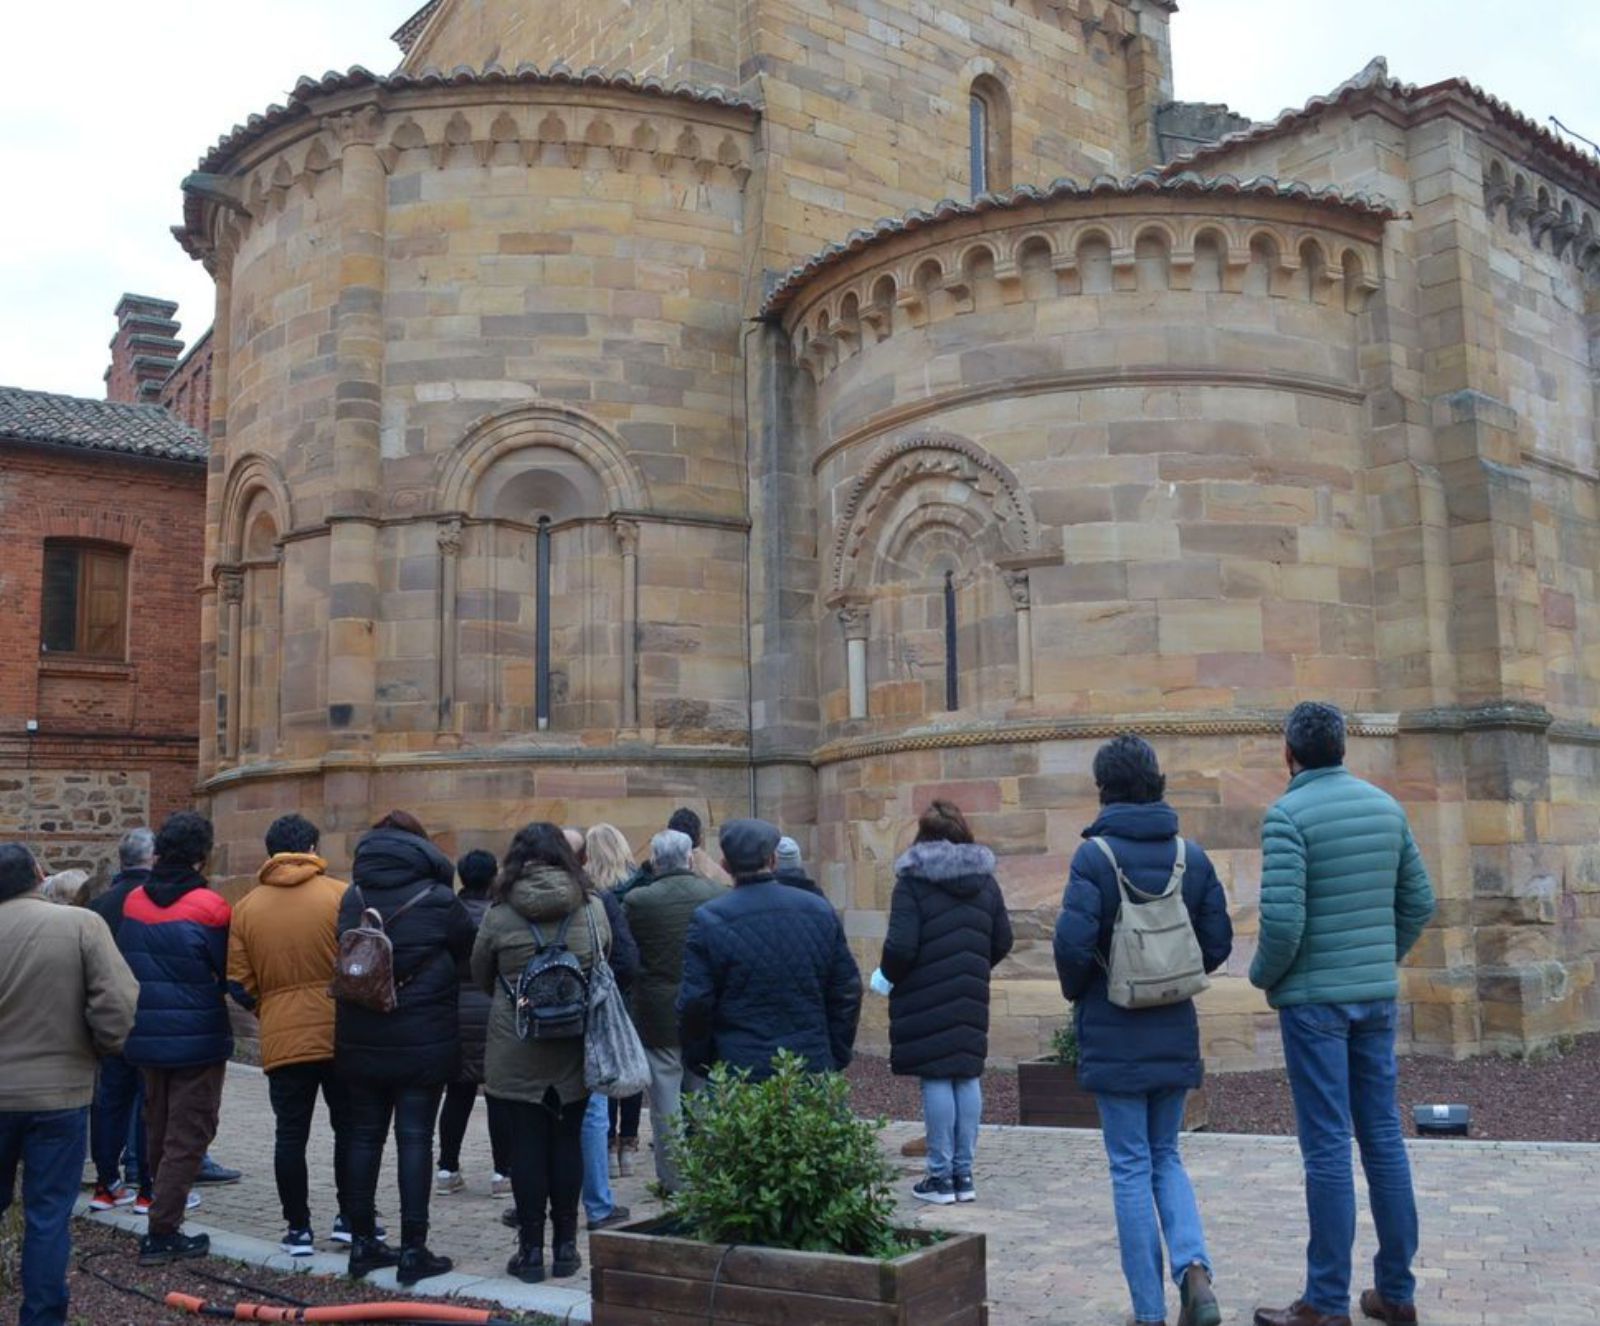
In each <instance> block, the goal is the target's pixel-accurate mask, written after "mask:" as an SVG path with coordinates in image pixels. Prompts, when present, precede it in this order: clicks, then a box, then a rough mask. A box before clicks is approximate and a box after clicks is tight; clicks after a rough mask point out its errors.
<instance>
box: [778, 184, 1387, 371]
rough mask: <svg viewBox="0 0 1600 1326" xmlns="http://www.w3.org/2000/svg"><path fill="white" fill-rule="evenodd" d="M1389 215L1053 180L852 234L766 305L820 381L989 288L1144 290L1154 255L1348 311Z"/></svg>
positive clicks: (1301, 190) (1051, 293)
mask: <svg viewBox="0 0 1600 1326" xmlns="http://www.w3.org/2000/svg"><path fill="white" fill-rule="evenodd" d="M1395 215H1396V212H1395V211H1394V209H1393V207H1392V206H1391V205H1390V204H1388V203H1387V202H1386V201H1384V200H1382V199H1374V198H1371V197H1369V196H1367V195H1364V194H1344V193H1341V192H1340V191H1339V190H1336V189H1323V190H1313V189H1311V188H1310V187H1308V186H1306V185H1301V184H1287V185H1286V184H1280V183H1279V182H1278V181H1277V180H1274V179H1270V178H1267V177H1260V178H1257V179H1255V180H1250V181H1245V182H1241V181H1239V180H1237V179H1233V178H1232V177H1221V178H1218V179H1212V180H1205V179H1201V178H1200V177H1198V176H1183V175H1180V176H1177V177H1175V178H1172V179H1163V178H1162V177H1160V176H1159V175H1157V174H1155V173H1154V172H1147V173H1146V174H1144V175H1141V176H1135V177H1134V178H1133V179H1131V180H1122V181H1119V180H1113V179H1110V178H1109V177H1105V178H1102V179H1098V180H1095V181H1094V182H1092V183H1091V184H1090V185H1088V186H1080V185H1078V184H1076V183H1074V182H1073V181H1070V180H1058V181H1057V182H1056V183H1055V184H1053V185H1051V186H1050V187H1049V188H1048V189H1045V190H1038V189H1034V188H1031V187H1026V186H1025V187H1023V188H1020V189H1015V190H1012V191H1011V192H1010V193H1009V194H1006V195H1003V196H995V195H988V194H985V195H982V196H980V197H979V198H978V199H977V200H976V201H975V202H973V203H970V204H968V203H956V202H951V201H948V200H947V201H945V202H943V203H940V204H938V205H937V206H936V207H935V208H934V209H933V210H932V211H931V212H913V213H911V214H909V215H908V216H906V217H904V218H901V219H900V220H897V221H887V222H883V223H880V224H879V226H877V227H876V228H875V229H873V230H870V231H867V230H858V231H855V232H854V233H852V234H851V235H850V236H849V237H848V238H847V239H846V240H845V241H844V242H843V243H842V244H834V245H830V246H829V247H828V248H826V249H824V250H823V251H822V252H821V253H820V254H818V255H816V256H815V257H814V258H812V259H811V260H810V261H809V262H806V263H804V264H802V265H800V266H798V267H795V268H793V269H791V270H790V271H789V272H788V273H787V274H786V275H785V276H784V277H783V278H782V279H781V280H780V281H779V283H778V285H777V286H776V287H775V288H774V290H773V292H772V294H771V295H770V296H769V297H768V299H767V302H766V304H765V306H764V308H763V310H762V315H763V316H764V317H766V318H768V319H769V320H774V321H780V322H781V324H782V326H783V328H784V330H785V331H786V332H787V333H788V335H789V338H790V344H791V348H792V350H793V353H794V356H795V358H796V360H797V361H798V362H800V363H802V364H804V365H805V366H806V367H807V368H808V370H810V371H811V373H812V374H813V376H814V377H817V378H819V379H820V378H822V377H824V376H826V375H827V373H828V372H830V371H831V369H832V368H833V367H835V366H837V365H838V364H839V363H841V362H843V361H845V360H848V359H849V358H851V357H852V356H853V355H855V354H857V353H859V352H860V351H861V350H862V349H863V348H864V347H867V346H870V345H871V344H872V343H874V342H876V341H881V340H884V339H886V338H887V337H889V336H890V335H892V334H893V333H894V331H895V330H896V329H897V328H900V327H904V326H908V325H909V326H922V325H926V324H928V323H930V322H934V321H940V320H943V319H946V318H950V317H956V316H959V315H961V314H963V313H967V312H972V311H975V310H976V309H978V308H979V307H980V306H983V307H992V306H993V302H992V299H991V301H990V302H989V303H987V304H984V303H982V301H980V298H979V294H980V292H981V291H982V290H983V288H985V287H987V288H988V289H989V291H990V292H991V294H992V295H994V296H996V297H998V299H999V300H1000V301H1001V302H1003V303H1012V302H1021V301H1023V300H1027V299H1044V298H1057V297H1060V298H1071V297H1073V296H1076V295H1079V294H1090V295H1115V294H1118V293H1123V292H1136V291H1140V290H1143V289H1146V288H1147V287H1146V286H1145V285H1144V284H1143V282H1144V281H1145V279H1146V276H1145V273H1144V272H1142V270H1141V265H1142V264H1143V263H1144V262H1145V261H1146V260H1159V266H1160V270H1161V276H1162V288H1165V289H1172V290H1191V289H1200V290H1211V291H1214V292H1216V293H1219V294H1247V293H1251V290H1252V283H1251V282H1250V280H1249V279H1248V278H1249V273H1250V269H1251V268H1252V266H1255V267H1259V268H1260V269H1262V279H1261V280H1260V281H1259V282H1257V283H1255V288H1254V293H1255V294H1257V295H1259V296H1270V297H1277V298H1286V297H1295V296H1299V297H1302V298H1305V299H1307V300H1309V301H1312V302H1316V303H1321V304H1327V305H1335V306H1336V305H1338V304H1340V303H1342V304H1343V306H1344V308H1345V310H1346V311H1347V312H1350V313H1355V312H1359V311H1360V309H1361V308H1362V307H1364V306H1365V303H1366V300H1367V298H1368V297H1369V296H1370V295H1371V294H1372V292H1374V291H1375V290H1377V289H1378V287H1379V283H1380V276H1381V272H1382V243H1383V229H1384V225H1385V224H1386V222H1387V221H1388V220H1390V219H1392V218H1393V217H1394V216H1395Z"/></svg>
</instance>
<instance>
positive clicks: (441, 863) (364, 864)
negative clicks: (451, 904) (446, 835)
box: [350, 829, 456, 889]
mask: <svg viewBox="0 0 1600 1326" xmlns="http://www.w3.org/2000/svg"><path fill="white" fill-rule="evenodd" d="M350 874H351V878H352V879H353V880H354V882H355V883H356V884H358V885H359V886H360V887H361V888H363V889H402V888H414V887H416V886H417V885H418V884H426V883H428V882H429V881H432V882H433V883H435V884H443V885H445V886H446V887H447V888H453V887H454V886H455V881H456V868H455V866H454V865H452V864H451V862H450V858H449V857H447V856H446V855H445V854H444V853H443V852H441V851H440V850H439V849H438V848H437V847H435V846H434V845H433V844H432V843H431V842H429V841H428V840H427V839H426V838H419V837H417V835H416V834H414V833H405V832H403V831H402V830H400V829H373V830H372V831H371V832H369V833H367V834H366V835H365V836H364V837H363V838H362V839H361V841H360V842H359V843H357V844H356V854H355V860H354V861H353V862H352V863H351V869H350Z"/></svg>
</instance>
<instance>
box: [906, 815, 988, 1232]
mask: <svg viewBox="0 0 1600 1326" xmlns="http://www.w3.org/2000/svg"><path fill="white" fill-rule="evenodd" d="M1009 952H1011V918H1010V917H1009V916H1008V915H1007V914H1006V905H1005V899H1004V898H1003V897H1001V895H1000V886H999V885H998V884H996V883H995V879H994V853H993V852H991V851H990V850H989V849H988V848H987V847H980V846H978V845H977V844H976V843H974V842H973V841H972V830H971V829H970V828H968V827H967V821H966V818H965V816H963V815H962V813H961V811H960V810H959V809H958V808H957V807H955V806H954V805H952V804H951V803H950V802H948V801H935V802H934V803H933V804H932V805H930V806H929V807H928V809H927V810H926V811H924V812H923V814H922V818H921V819H919V820H918V821H917V840H916V842H915V843H914V844H913V845H912V847H911V850H910V851H908V852H906V854H905V855H904V856H902V857H901V858H900V859H899V860H898V861H896V862H895V885H894V899H893V901H892V902H891V904H890V907H889V932H888V935H887V937H886V938H885V939H884V941H883V959H882V961H881V962H880V964H879V967H880V969H881V970H882V972H883V975H884V977H885V979H886V980H888V981H889V982H890V983H891V985H892V986H893V989H892V991H891V993H890V995H889V1065H890V1067H891V1068H892V1069H893V1070H894V1071H895V1072H896V1073H898V1074H901V1075H902V1076H907V1077H919V1078H921V1079H922V1113H923V1119H924V1121H925V1122H926V1124H927V1128H928V1173H927V1177H926V1178H924V1179H923V1180H922V1182H920V1183H918V1184H917V1185H916V1186H915V1187H914V1188H912V1190H911V1192H912V1195H913V1196H914V1197H916V1198H917V1199H918V1200H919V1201H924V1202H936V1203H939V1204H941V1205H948V1204H949V1203H951V1202H956V1201H961V1202H970V1201H972V1200H974V1199H975V1198H976V1196H977V1190H976V1188H975V1187H974V1186H973V1182H972V1153H973V1149H974V1147H975V1146H976V1145H977V1141H978V1121H979V1120H980V1119H981V1118H982V1115H983V1087H982V1077H983V1067H984V1061H985V1059H987V1058H988V1054H989V975H990V972H991V971H992V970H993V969H994V967H995V965H996V964H997V963H999V962H1000V960H1001V959H1002V958H1004V957H1005V956H1006V954H1007V953H1009Z"/></svg>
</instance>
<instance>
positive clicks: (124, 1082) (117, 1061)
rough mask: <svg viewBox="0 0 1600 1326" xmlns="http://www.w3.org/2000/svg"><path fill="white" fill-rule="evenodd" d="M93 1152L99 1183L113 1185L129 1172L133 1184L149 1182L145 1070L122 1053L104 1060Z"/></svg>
mask: <svg viewBox="0 0 1600 1326" xmlns="http://www.w3.org/2000/svg"><path fill="white" fill-rule="evenodd" d="M89 1156H90V1159H91V1160H93V1161H94V1177H95V1182H96V1183H99V1184H101V1185H103V1186H104V1187H107V1188H110V1187H112V1186H113V1185H115V1184H116V1182H117V1180H118V1179H119V1178H120V1177H122V1176H124V1175H125V1176H126V1178H127V1182H128V1184H129V1186H130V1187H132V1188H135V1189H139V1188H146V1187H148V1186H149V1176H148V1175H146V1174H145V1172H144V1074H142V1073H141V1072H140V1071H139V1070H138V1069H137V1068H135V1067H134V1066H133V1065H132V1064H130V1063H129V1062H128V1061H127V1060H126V1059H124V1058H123V1057H122V1056H121V1055H120V1054H114V1055H111V1056H109V1057H107V1058H105V1059H102V1060H101V1061H100V1076H99V1077H98V1078H97V1079H96V1081H95V1084H94V1108H93V1109H92V1110H90V1112H89Z"/></svg>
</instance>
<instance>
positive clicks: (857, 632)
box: [829, 595, 872, 640]
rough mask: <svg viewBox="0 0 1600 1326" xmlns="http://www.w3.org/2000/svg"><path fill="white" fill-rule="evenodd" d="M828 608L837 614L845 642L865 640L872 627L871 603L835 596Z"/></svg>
mask: <svg viewBox="0 0 1600 1326" xmlns="http://www.w3.org/2000/svg"><path fill="white" fill-rule="evenodd" d="M829 606H830V607H831V608H833V610H834V611H835V612H836V613H837V614H838V617H839V625H840V626H842V627H843V628H844V638H845V639H846V640H865V639H866V638H867V633H868V630H869V628H870V627H871V625H872V601H871V600H870V599H867V598H861V597H857V596H854V595H851V596H843V595H836V596H835V597H834V598H833V599H832V600H830V602H829Z"/></svg>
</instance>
